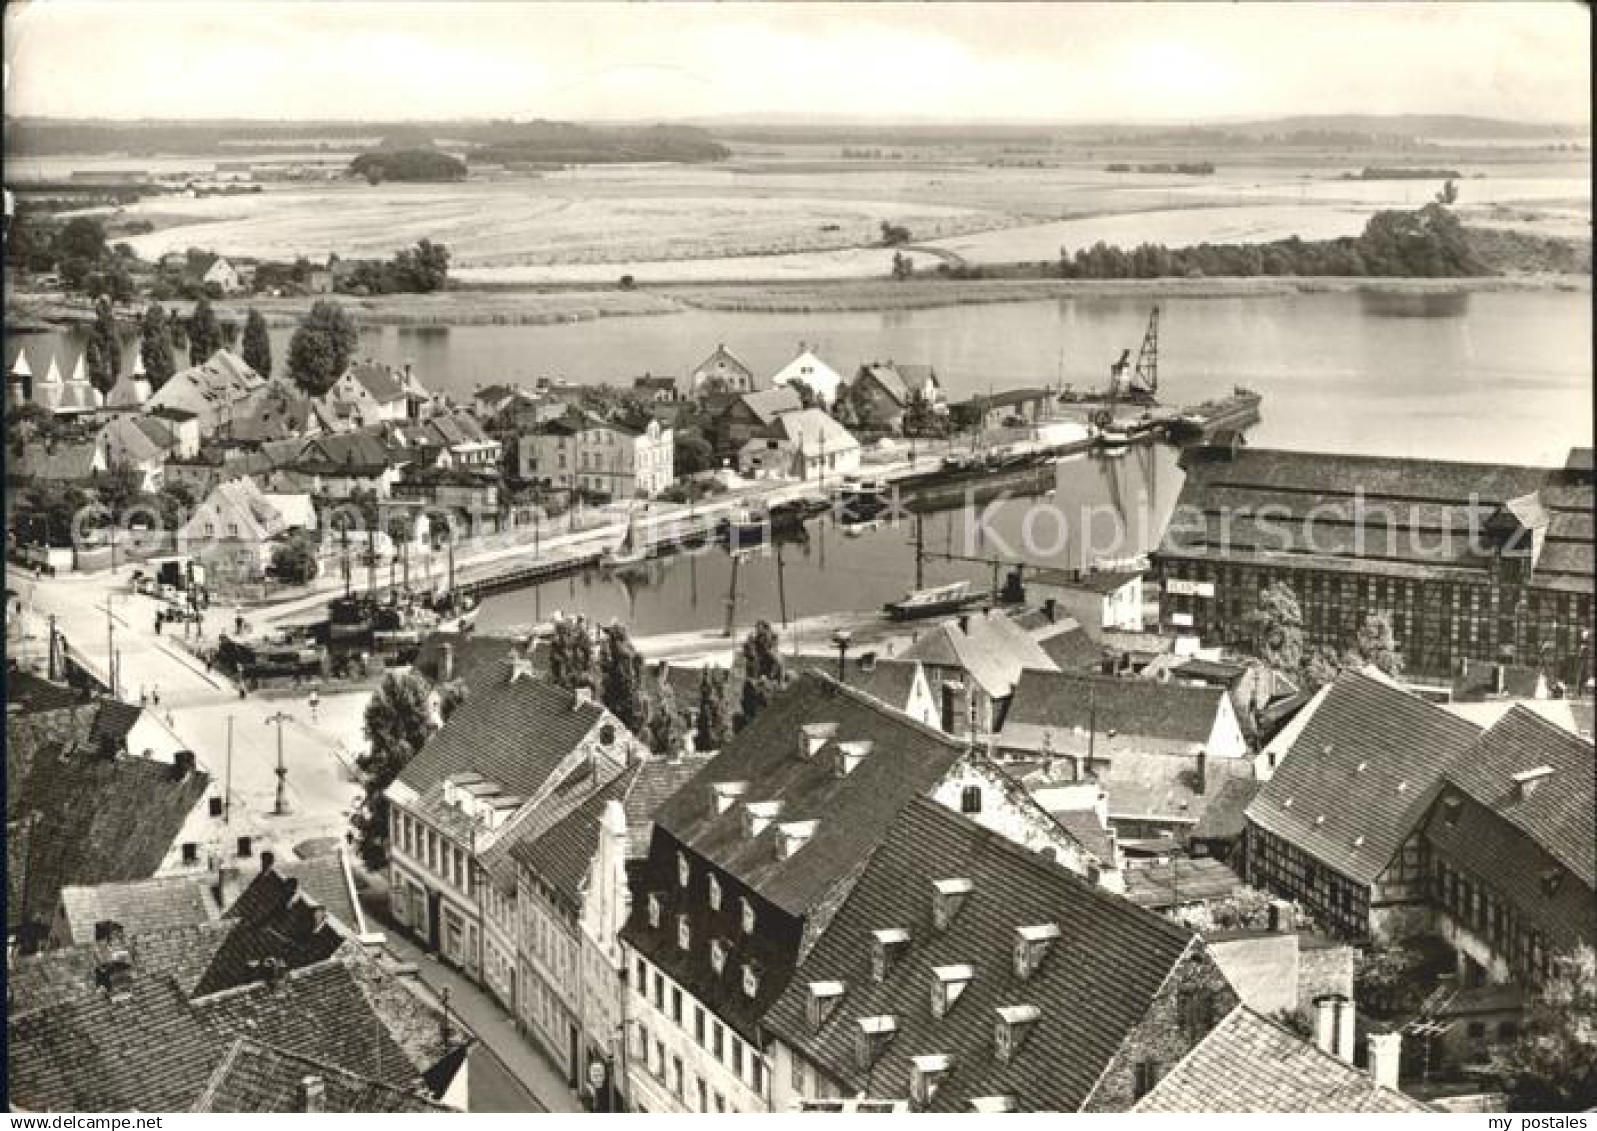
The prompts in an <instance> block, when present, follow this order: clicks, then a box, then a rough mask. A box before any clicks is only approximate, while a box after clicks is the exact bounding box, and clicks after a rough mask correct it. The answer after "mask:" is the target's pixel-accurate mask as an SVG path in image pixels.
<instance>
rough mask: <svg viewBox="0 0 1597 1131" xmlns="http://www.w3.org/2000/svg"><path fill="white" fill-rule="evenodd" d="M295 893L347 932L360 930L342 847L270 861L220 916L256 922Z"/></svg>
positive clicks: (359, 917) (350, 879) (350, 880)
mask: <svg viewBox="0 0 1597 1131" xmlns="http://www.w3.org/2000/svg"><path fill="white" fill-rule="evenodd" d="M296 894H298V895H301V896H304V897H306V898H308V899H310V900H313V901H314V902H315V903H316V904H317V906H319V907H321V908H322V909H323V910H325V911H326V912H327V913H328V914H329V915H331V916H332V917H333V918H334V919H336V920H337V921H338V923H339V924H340V925H341V926H342V927H343V928H344V929H345V930H346V931H358V930H359V929H360V923H361V921H362V920H361V916H360V914H359V912H358V910H357V907H356V903H355V891H354V888H353V886H352V878H351V875H350V873H349V871H348V868H347V865H346V861H345V857H344V850H343V849H342V848H340V849H339V850H338V851H337V852H334V853H330V854H329V855H326V856H316V857H312V858H311V859H309V860H276V861H273V863H272V867H271V868H270V869H269V870H265V869H263V870H262V871H261V872H259V873H257V874H256V876H255V878H254V879H253V880H251V881H250V883H249V886H247V887H246V888H245V889H244V890H243V891H242V892H240V893H239V896H238V898H237V899H235V900H234V901H233V903H232V904H231V905H230V906H228V907H226V908H223V911H222V913H223V915H224V916H225V917H226V918H229V919H243V920H246V921H252V920H256V919H258V918H260V917H261V916H263V915H266V914H269V913H270V912H271V911H272V910H273V909H274V908H277V907H280V906H282V905H283V904H285V903H287V902H288V901H289V900H291V899H293V898H294V896H295V895H296Z"/></svg>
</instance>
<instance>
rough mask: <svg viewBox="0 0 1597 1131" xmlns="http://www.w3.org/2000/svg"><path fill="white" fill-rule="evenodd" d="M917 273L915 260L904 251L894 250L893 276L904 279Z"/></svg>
mask: <svg viewBox="0 0 1597 1131" xmlns="http://www.w3.org/2000/svg"><path fill="white" fill-rule="evenodd" d="M913 274H915V261H914V260H913V259H911V258H910V257H909V256H907V255H905V254H904V253H903V252H902V251H895V252H893V278H895V279H899V280H903V279H907V278H909V277H910V276H911V275H913Z"/></svg>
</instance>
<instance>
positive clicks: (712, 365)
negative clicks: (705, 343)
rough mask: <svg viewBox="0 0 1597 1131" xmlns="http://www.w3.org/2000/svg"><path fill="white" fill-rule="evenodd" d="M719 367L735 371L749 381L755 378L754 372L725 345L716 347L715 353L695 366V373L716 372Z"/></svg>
mask: <svg viewBox="0 0 1597 1131" xmlns="http://www.w3.org/2000/svg"><path fill="white" fill-rule="evenodd" d="M718 367H719V368H724V369H732V370H735V371H737V372H738V373H741V374H742V375H743V376H744V377H745V378H747V379H749V380H753V378H754V370H752V369H750V368H749V367H748V366H747V365H744V364H743V362H742V361H741V360H739V358H738V357H737V355H736V354H734V353H733V352H732V351H731V350H729V349H727V348H726V346H725V345H718V346H716V347H715V351H714V352H713V353H711V354H710V356H709V357H707V358H705V359H704V360H703V361H701V362H699V364H698V365H696V366H694V368H693V372H695V373H700V372H703V371H706V370H714V369H716V368H718Z"/></svg>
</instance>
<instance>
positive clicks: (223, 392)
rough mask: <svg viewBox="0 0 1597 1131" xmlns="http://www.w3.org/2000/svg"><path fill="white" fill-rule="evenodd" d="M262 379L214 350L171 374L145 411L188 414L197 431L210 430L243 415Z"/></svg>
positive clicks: (224, 352) (232, 356)
mask: <svg viewBox="0 0 1597 1131" xmlns="http://www.w3.org/2000/svg"><path fill="white" fill-rule="evenodd" d="M265 383H266V379H265V378H264V377H262V376H261V375H260V374H259V373H257V372H255V370H253V369H251V368H250V367H249V366H248V365H245V364H244V362H243V361H242V360H241V359H239V358H238V357H237V356H236V355H235V354H233V353H232V352H230V351H229V350H225V349H222V350H217V351H216V352H215V353H214V354H212V355H211V357H210V360H208V361H206V362H205V363H204V364H203V365H191V366H190V367H189V368H187V369H180V370H179V371H178V372H176V373H174V374H172V376H171V377H169V378H168V379H167V381H166V383H165V384H163V385H162V386H161V387H160V388H159V389H157V390H156V391H155V392H154V393H153V394H152V395H151V396H150V399H149V400H148V401H147V402H145V410H146V411H148V412H154V411H155V410H157V409H160V408H172V409H180V410H183V411H185V412H192V413H194V414H195V415H196V416H198V417H199V418H200V427H201V428H202V429H203V430H205V431H212V430H214V429H215V428H216V427H217V426H218V425H219V424H220V423H221V422H222V421H223V420H226V419H230V418H231V417H233V416H236V415H243V414H244V413H247V412H248V411H250V410H249V408H248V407H247V405H245V404H243V403H241V402H245V401H247V400H248V399H249V398H250V397H251V396H252V395H253V394H254V393H255V392H256V391H257V390H258V389H260V388H261V387H262V386H263V385H264V384H265Z"/></svg>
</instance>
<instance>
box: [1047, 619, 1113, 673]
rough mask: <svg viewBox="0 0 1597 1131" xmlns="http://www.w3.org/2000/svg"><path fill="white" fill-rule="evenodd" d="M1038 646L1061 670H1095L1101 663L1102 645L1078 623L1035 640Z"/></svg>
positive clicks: (1102, 656) (1102, 655)
mask: <svg viewBox="0 0 1597 1131" xmlns="http://www.w3.org/2000/svg"><path fill="white" fill-rule="evenodd" d="M1037 644H1038V647H1040V648H1041V649H1042V650H1043V654H1044V655H1046V656H1047V657H1048V658H1049V659H1050V660H1052V661H1053V662H1054V664H1055V665H1056V666H1057V667H1058V668H1059V670H1060V671H1062V672H1070V671H1075V672H1085V671H1092V670H1096V669H1097V667H1098V665H1100V664H1101V663H1103V658H1104V647H1103V645H1102V644H1100V643H1098V642H1097V641H1096V640H1094V639H1093V638H1092V637H1091V636H1090V635H1088V633H1087V630H1086V629H1084V628H1082V627H1081V626H1080V625H1079V624H1078V625H1076V626H1075V627H1074V628H1069V629H1066V630H1065V631H1064V632H1056V633H1054V634H1053V635H1051V636H1045V637H1042V638H1040V639H1039V640H1038V641H1037Z"/></svg>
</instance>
